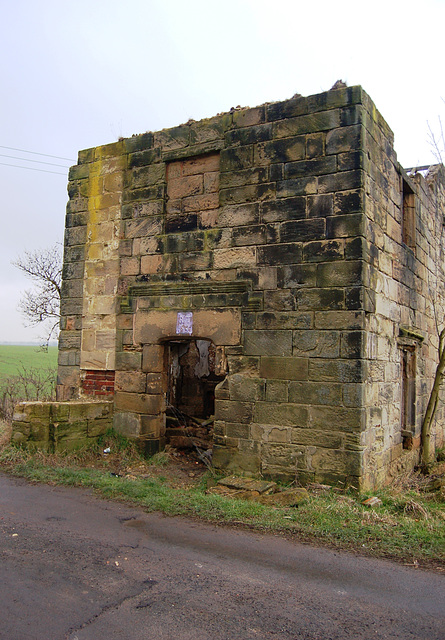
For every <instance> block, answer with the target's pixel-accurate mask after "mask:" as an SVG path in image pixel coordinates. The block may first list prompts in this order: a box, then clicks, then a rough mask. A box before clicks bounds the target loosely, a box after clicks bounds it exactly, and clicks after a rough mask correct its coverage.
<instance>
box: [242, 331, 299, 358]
mask: <svg viewBox="0 0 445 640" xmlns="http://www.w3.org/2000/svg"><path fill="white" fill-rule="evenodd" d="M244 352H245V354H246V355H248V356H272V355H273V356H291V355H292V331H277V330H256V331H244Z"/></svg>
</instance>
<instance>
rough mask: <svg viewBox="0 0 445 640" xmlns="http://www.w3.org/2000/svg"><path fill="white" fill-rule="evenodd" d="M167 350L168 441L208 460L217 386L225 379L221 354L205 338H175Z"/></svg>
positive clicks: (168, 343) (211, 440)
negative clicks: (193, 451)
mask: <svg viewBox="0 0 445 640" xmlns="http://www.w3.org/2000/svg"><path fill="white" fill-rule="evenodd" d="M166 347H167V348H166V351H167V354H166V358H167V410H166V414H167V425H166V426H167V430H166V437H167V442H169V443H170V444H171V445H172V446H174V447H176V448H179V449H192V450H195V451H197V452H198V453H200V455H204V454H206V455H207V456H208V457H209V456H210V454H211V448H212V442H213V425H214V415H215V387H216V385H217V384H218V383H219V382H221V381H222V380H224V378H225V371H224V363H223V362H222V360H223V357H222V352H221V350H219V349H218V348H217V347H215V345H214V344H213V342H211V341H210V340H205V339H203V340H199V339H190V340H188V339H186V340H184V339H177V340H175V339H172V340H170V341H168V342H167V344H166Z"/></svg>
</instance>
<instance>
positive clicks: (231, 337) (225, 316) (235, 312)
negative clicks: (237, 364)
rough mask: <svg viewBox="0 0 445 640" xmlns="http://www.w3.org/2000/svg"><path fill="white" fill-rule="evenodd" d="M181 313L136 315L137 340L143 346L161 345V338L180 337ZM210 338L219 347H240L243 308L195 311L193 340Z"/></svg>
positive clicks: (171, 311)
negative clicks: (179, 323) (178, 331)
mask: <svg viewBox="0 0 445 640" xmlns="http://www.w3.org/2000/svg"><path fill="white" fill-rule="evenodd" d="M177 320H178V311H173V310H169V311H160V310H153V311H147V310H145V309H141V310H139V311H137V312H136V314H135V320H134V340H135V342H136V343H139V344H157V343H159V341H160V340H161V339H165V338H172V339H174V338H175V337H176V338H177V337H178V334H177V333H176V327H177ZM193 336H195V337H198V338H207V339H209V340H212V342H213V343H214V344H215V345H217V346H219V345H236V344H240V340H241V312H240V310H239V309H218V310H217V309H199V310H198V311H194V312H193V332H192V336H191V337H193Z"/></svg>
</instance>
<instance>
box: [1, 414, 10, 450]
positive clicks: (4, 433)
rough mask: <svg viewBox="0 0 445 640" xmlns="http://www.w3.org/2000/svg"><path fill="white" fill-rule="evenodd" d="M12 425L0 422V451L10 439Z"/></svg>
mask: <svg viewBox="0 0 445 640" xmlns="http://www.w3.org/2000/svg"><path fill="white" fill-rule="evenodd" d="M11 434H12V425H10V424H8V423H7V422H5V421H4V420H0V449H1V448H2V447H4V446H6V445H7V444H8V442H9V441H10V439H11Z"/></svg>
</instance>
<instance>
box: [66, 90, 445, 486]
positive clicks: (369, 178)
mask: <svg viewBox="0 0 445 640" xmlns="http://www.w3.org/2000/svg"><path fill="white" fill-rule="evenodd" d="M392 145H393V135H392V132H391V130H390V129H389V127H388V126H387V124H386V123H385V121H384V120H383V118H382V117H381V115H380V114H379V112H378V111H377V110H376V108H375V106H374V105H373V103H372V101H371V100H370V99H369V97H368V96H367V94H366V93H365V92H364V91H363V90H362V88H361V87H358V86H357V87H349V88H340V89H337V90H331V91H329V92H326V93H322V94H319V95H315V96H310V97H306V98H305V97H296V98H293V99H291V100H288V101H285V102H278V103H271V104H266V105H262V106H260V107H256V108H253V109H250V108H248V109H237V110H232V111H231V112H230V113H225V114H223V115H219V116H216V117H214V118H210V119H208V120H203V121H201V122H193V121H192V122H189V123H187V124H185V125H181V126H179V127H175V128H173V129H168V130H163V131H160V132H156V133H146V134H143V135H139V136H134V137H132V138H129V139H124V140H121V141H119V142H116V143H114V144H110V145H106V146H102V147H97V148H94V149H88V150H86V151H81V152H80V153H79V161H78V164H77V165H76V166H75V167H72V169H71V171H70V182H69V196H70V201H69V203H68V208H67V217H66V235H65V261H64V274H63V275H64V279H63V299H62V316H63V318H62V324H61V334H60V343H59V349H60V351H59V385H58V397H59V400H71V399H74V398H79V397H83V398H84V399H85V400H87V399H88V398H91V397H92V396H91V395H90V394H91V393H92V392H93V393H96V392H97V389H98V388H99V391H100V381H101V380H102V381H103V380H105V379H106V380H107V386H106V389H105V388H104V392H105V391H106V393H108V394H109V393H113V386H112V384H111V382H110V381H111V380H113V379H114V426H115V428H116V429H117V430H118V431H120V432H121V433H124V434H126V435H128V436H130V437H134V438H137V439H139V440H140V441H141V442H143V443H145V446H146V448H147V450H148V451H155V450H156V449H157V448H158V447H160V446H162V445H163V442H164V436H165V410H166V403H167V402H171V397H172V392H171V388H172V387H171V382H169V380H171V375H172V371H173V370H175V371H176V374H174V375H178V373H177V372H178V370H179V368H180V366H181V364H180V363H181V358H184V356H183V355H181V354H183V353H185V352H186V351H187V350H189V352H190V353H191V351H190V349H191V348H192V347H191V346H190V345H192V344H193V345H195V346H194V347H193V348H194V350H195V351H194V353H196V354H197V355H196V356H194V357H195V358H198V359H199V358H201V356H202V354H203V353H211V354H213V355H212V358H213V360H212V362H213V364H212V367H211V370H206V366H207V365H206V364H205V362H204V364H203V365H202V366H203V367H204V369H203V371H204V373H202V376H203V377H202V378H200V379H199V380H198V381H197V382H196V385H195V387H193V388H194V389H196V390H198V391H193V392H189V394H188V395H189V396H193V395H196V394H197V393H203V394H204V393H208V394H212V393H213V389H214V387H215V385H217V386H216V391H215V393H216V401H215V434H214V443H213V462H214V464H215V465H216V466H217V467H220V468H224V469H226V470H228V471H236V472H239V471H242V472H244V473H248V474H251V473H253V474H264V475H268V476H278V477H285V478H287V479H294V478H297V480H298V481H300V482H302V483H305V482H307V481H311V480H317V481H323V482H337V481H340V482H343V483H345V482H351V483H352V484H354V485H355V486H360V487H361V488H366V487H371V486H374V485H377V484H381V483H383V482H385V481H386V480H387V479H388V478H389V477H390V476H391V474H393V473H394V472H395V471H396V470H397V468H399V469H401V468H405V467H407V466H412V465H413V464H414V462H415V461H416V456H417V455H418V451H419V449H418V446H419V433H420V420H421V416H422V414H423V412H424V409H425V406H426V399H427V395H428V393H429V390H430V388H431V385H432V378H433V375H434V369H435V364H436V360H437V355H436V353H437V330H436V326H435V313H436V316H437V314H438V313H440V311H441V310H442V309H443V283H444V277H443V255H442V251H443V249H442V247H443V216H444V184H445V180H444V171H443V167H435V168H431V169H430V171H429V173H428V175H427V176H426V179H425V178H424V177H423V176H422V175H421V174H420V173H416V174H415V175H414V176H408V175H407V174H406V173H405V172H404V171H403V170H402V169H401V167H400V166H399V165H398V163H397V159H396V155H395V153H394V151H393V146H392ZM190 312H191V314H192V315H191V316H190ZM187 318H188V319H187ZM178 322H189V323H192V324H191V325H189V327H190V326H191V329H187V328H186V329H185V330H184V328H182V329H181V327H180V325H179V324H178ZM183 326H186V325H183ZM178 327H179V329H178ZM187 331H191V333H187ZM196 340H197V341H198V342H196ZM209 349H210V351H209ZM186 357H189V356H186ZM203 357H204V356H203ZM201 359H202V358H201ZM195 361H196V362H197V360H196V359H195V360H194V361H193V362H195ZM201 364H202V363H201ZM194 366H195V365H194V364H193V367H194ZM196 366H197V365H196ZM193 367H192V365H190V362H189V370H190V371H193ZM94 372H97V373H96V374H95V373H94ZM107 372H108V374H107ZM191 375H193V373H192V374H191ZM95 376H96V377H95ZM169 376H170V378H169ZM95 380H96V382H94V381H95ZM97 380H98V381H99V382H97ZM175 380H177V378H175ZM189 380H190V384H191V383H192V382H191V378H190V379H189ZM218 381H220V382H219V383H218ZM201 383H202V384H201ZM204 383H205V385H207V386H206V387H205V389H207V391H205V389H204V386H205V385H204ZM175 384H176V383H175ZM212 384H213V386H212ZM200 385H201V386H200ZM203 385H204V386H203ZM209 385H210V386H209ZM183 386H184V385H183ZM178 388H179V387H178ZM199 389H201V391H199ZM203 389H204V390H203ZM209 389H210V390H209ZM175 393H176V391H175ZM181 393H182V391H181ZM173 395H174V394H173ZM209 397H210V396H209ZM183 402H185V400H183ZM443 424H444V415H443V411H440V412H439V415H438V419H437V421H436V426H435V431H434V434H433V439H434V440H435V442H436V444H439V443H440V442H441V441H442V440H443ZM404 447H405V448H404Z"/></svg>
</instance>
